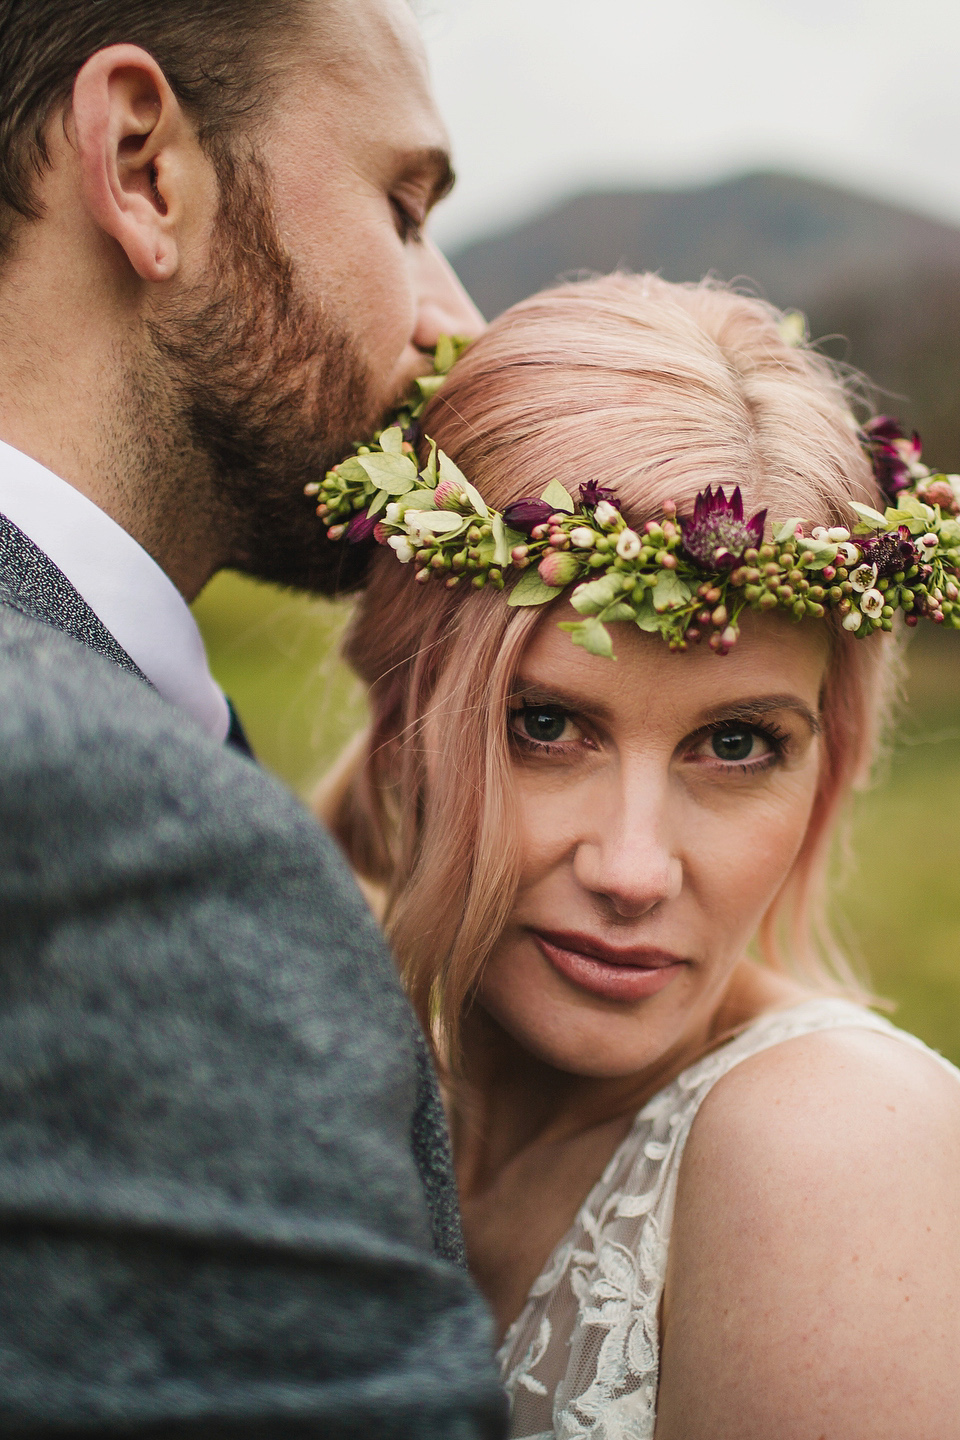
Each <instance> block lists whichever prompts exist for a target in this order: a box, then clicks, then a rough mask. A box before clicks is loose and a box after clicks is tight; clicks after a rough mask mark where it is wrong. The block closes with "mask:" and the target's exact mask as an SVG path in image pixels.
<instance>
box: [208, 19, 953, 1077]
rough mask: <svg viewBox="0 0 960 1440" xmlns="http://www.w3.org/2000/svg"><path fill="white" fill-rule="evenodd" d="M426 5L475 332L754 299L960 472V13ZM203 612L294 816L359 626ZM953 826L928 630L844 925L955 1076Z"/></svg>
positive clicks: (221, 675) (291, 616) (219, 659)
mask: <svg viewBox="0 0 960 1440" xmlns="http://www.w3.org/2000/svg"><path fill="white" fill-rule="evenodd" d="M416 3H417V6H418V9H419V11H420V12H421V14H422V16H423V19H424V25H425V31H426V38H427V47H428V51H429V54H430V59H431V64H432V68H433V73H434V77H435V81H436V87H437V92H438V96H439V100H440V105H441V109H442V111H443V113H444V115H445V116H446V118H447V120H448V122H449V124H450V128H451V131H452V135H453V140H454V148H455V155H456V159H457V166H458V171H459V173H460V177H461V179H460V184H459V185H458V187H457V190H456V191H455V192H454V195H453V197H452V198H451V200H449V201H448V202H445V204H444V205H443V207H441V210H440V212H439V213H438V215H437V219H436V224H435V226H434V233H435V235H436V236H437V238H438V239H439V240H440V242H441V243H442V244H443V245H444V246H445V248H446V250H447V252H448V253H449V254H450V255H451V256H452V257H453V259H454V262H455V264H456V265H457V267H458V269H459V271H460V273H461V275H462V276H463V278H464V280H465V281H466V283H467V285H468V287H469V288H471V289H472V291H473V293H474V295H475V297H476V299H477V301H478V303H479V304H480V306H481V308H482V309H483V310H484V312H485V313H486V314H487V315H488V316H493V315H495V314H497V313H498V312H499V311H500V310H501V309H503V308H504V307H505V306H506V305H508V304H510V303H512V302H513V301H514V300H517V299H520V298H522V297H523V296H525V295H527V294H529V293H531V292H532V291H534V290H536V289H538V288H540V287H541V286H543V285H547V284H550V283H552V282H553V281H554V280H555V279H557V278H558V277H559V276H563V275H570V274H576V273H578V272H580V271H594V270H596V271H606V270H610V269H613V268H615V267H616V266H618V265H625V266H627V267H629V268H631V269H634V270H640V269H652V270H658V271H660V272H661V273H662V274H663V275H665V276H666V277H667V278H668V279H672V280H696V279H698V278H699V277H700V276H701V275H703V274H704V273H706V272H712V273H714V274H716V275H718V276H719V277H721V278H723V279H725V280H736V279H741V280H743V281H744V282H746V283H748V284H750V285H752V286H753V287H754V288H755V289H756V290H757V291H758V292H759V293H760V294H762V295H764V296H765V297H766V298H768V299H769V300H771V301H772V302H774V303H775V304H777V305H780V306H783V307H785V308H787V307H789V308H793V307H797V308H799V309H802V310H804V311H805V312H806V313H807V315H808V317H809V321H810V330H811V333H812V335H813V336H815V337H818V338H820V339H821V342H822V345H823V348H824V350H825V351H826V353H828V354H830V355H831V356H833V357H834V358H836V359H839V360H843V361H845V362H847V363H848V364H851V365H853V366H855V367H858V368H860V369H862V370H864V371H866V372H867V373H868V374H869V375H870V376H871V377H872V379H873V380H874V381H875V382H876V383H877V385H878V386H879V387H880V389H881V393H880V395H879V396H878V408H880V409H883V410H886V411H888V412H891V413H893V414H897V415H900V416H901V417H902V418H903V419H904V421H906V422H907V423H908V424H909V425H911V426H916V428H918V429H919V430H920V432H921V434H922V436H923V439H924V443H925V449H926V453H927V455H928V457H929V458H930V459H931V460H932V461H935V462H936V463H937V464H938V465H940V466H942V467H944V468H946V469H948V470H952V471H960V338H958V337H960V229H958V228H957V226H958V225H960V150H958V148H957V144H956V137H957V134H958V133H960V87H958V86H957V84H956V79H955V72H956V60H957V56H958V55H960V7H958V6H956V5H955V4H953V3H951V0H909V3H908V0H724V3H723V4H719V5H718V4H717V3H716V0H672V3H671V4H670V5H669V6H665V5H658V4H656V3H655V0H593V3H592V5H591V6H590V7H584V6H583V3H582V0H524V3H523V4H522V5H518V4H517V3H516V0H416ZM804 177H814V178H804ZM195 609H196V614H197V616H198V619H199V621H200V624H201V628H202V629H203V631H204V635H205V637H206V640H207V643H208V646H209V649H210V654H211V658H212V662H213V667H214V670H215V673H216V674H217V677H218V679H219V680H220V681H221V683H222V684H223V685H224V687H225V689H227V691H228V692H229V693H230V694H231V695H232V696H233V698H234V700H235V701H236V703H237V705H238V708H239V710H240V713H241V715H242V717H243V719H244V721H245V722H246V724H247V726H248V729H249V731H250V734H251V738H252V740H253V743H254V745H255V747H256V749H257V751H258V754H259V755H260V757H261V758H262V760H263V762H264V763H265V764H266V765H268V766H269V767H271V768H272V769H273V770H275V771H276V773H278V774H279V775H280V776H282V777H283V778H284V779H285V780H286V781H287V782H288V783H289V784H290V785H291V786H293V788H294V789H296V790H298V791H299V792H300V793H301V794H304V795H306V794H307V793H308V792H309V791H310V789H311V787H312V786H313V785H314V783H315V781H316V780H317V778H318V777H319V775H320V774H321V773H322V771H323V770H324V769H325V768H326V766H327V765H328V764H329V763H330V761H331V759H332V758H333V757H334V756H335V755H336V753H337V751H338V750H339V749H340V747H341V746H342V745H343V744H344V743H345V742H346V741H347V740H348V739H349V738H350V736H351V735H352V734H353V733H354V732H355V730H356V729H357V728H358V727H359V726H360V725H361V724H362V723H363V717H364V705H363V696H362V694H361V692H360V690H359V688H358V686H357V685H356V683H355V682H354V681H353V680H352V678H351V677H350V676H349V674H348V673H347V672H346V671H345V670H344V668H343V667H342V666H341V665H340V663H339V662H338V660H337V655H336V649H337V643H338V637H339V635H340V633H341V631H342V627H343V625H344V624H345V623H346V621H347V618H348V611H347V609H346V607H343V606H331V605H328V604H325V603H324V602H319V601H314V600H310V599H306V598H304V597H302V596H296V595H291V594H289V593H284V592H282V591H278V590H274V589H271V588H270V587H266V586H258V585H255V584H253V583H252V582H249V581H246V580H243V579H240V578H239V577H236V576H231V575H223V576H220V577H218V578H217V579H216V580H215V581H213V582H212V584H211V585H210V586H208V587H207V590H206V591H205V592H204V594H203V595H202V596H201V597H200V599H199V601H198V602H197V605H196V607H195ZM958 818H960V643H958V641H957V638H956V637H955V636H943V635H941V634H939V633H938V632H936V631H935V630H934V628H933V627H932V626H928V627H926V628H924V627H920V628H919V630H918V631H917V632H915V635H914V638H913V641H912V644H911V647H910V651H909V664H908V675H907V678H906V680H905V685H904V691H903V696H902V704H901V723H900V726H899V730H898V733H897V737H896V740H895V741H894V742H893V744H892V745H891V748H890V751H889V754H888V757H887V761H886V763H885V765H884V766H883V767H882V769H881V771H880V773H879V775H878V777H877V781H876V783H875V784H874V786H873V787H872V788H871V789H870V790H869V791H868V792H867V793H866V794H864V795H863V796H861V797H860V798H859V800H858V802H857V804H856V806H855V810H854V814H853V817H852V844H851V847H850V852H849V855H848V856H847V858H846V859H844V857H843V856H842V855H841V854H840V853H838V860H837V867H836V874H837V885H836V900H835V910H836V915H837V919H838V922H839V924H840V926H841V928H842V929H843V930H844V931H845V932H846V934H847V935H848V936H849V939H850V945H851V948H852V950H853V952H854V954H855V955H858V956H859V957H860V958H861V959H862V961H863V962H864V963H865V965H866V967H867V968H868V969H869V971H870V973H871V975H872V977H873V980H874V983H875V985H876V988H877V990H878V991H879V992H880V993H882V994H885V995H888V996H889V997H891V999H892V1000H893V1001H894V1002H895V1004H896V1007H897V1009H896V1011H895V1016H896V1018H897V1020H898V1021H899V1022H900V1023H901V1024H903V1025H904V1026H906V1028H908V1029H912V1030H914V1031H916V1033H918V1034H919V1035H921V1036H922V1037H923V1038H924V1039H926V1040H927V1041H929V1042H930V1043H931V1044H933V1045H935V1046H937V1047H938V1048H939V1049H941V1050H943V1051H944V1053H946V1054H948V1055H949V1056H950V1057H951V1058H952V1059H953V1060H955V1061H957V1062H958V1063H960V824H958Z"/></svg>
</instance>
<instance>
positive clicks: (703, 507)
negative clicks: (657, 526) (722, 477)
mask: <svg viewBox="0 0 960 1440" xmlns="http://www.w3.org/2000/svg"><path fill="white" fill-rule="evenodd" d="M766 518H767V512H766V510H760V511H758V512H757V514H756V515H754V517H753V519H752V520H746V521H745V520H744V518H743V496H742V495H741V494H740V486H739V485H738V486H737V488H736V489H735V490H734V492H733V494H732V495H731V496H730V499H729V500H728V499H727V497H726V496H725V495H724V493H723V489H722V487H721V486H719V485H718V486H717V491H716V494H714V492H713V490H712V489H711V487H710V486H709V485H708V486H707V488H706V490H703V491H701V492H700V494H699V495H698V496H697V498H696V501H695V503H694V507H693V516H692V518H688V519H685V520H684V519H681V521H680V529H681V533H682V535H683V548H684V550H686V552H687V554H688V555H689V557H690V559H691V560H694V561H696V563H697V564H698V565H700V566H702V567H703V568H704V569H705V570H732V569H733V567H734V566H735V565H737V564H739V562H740V560H741V559H742V557H743V552H744V551H745V550H751V549H758V548H759V547H760V546H761V545H762V544H763V522H764V521H765V520H766Z"/></svg>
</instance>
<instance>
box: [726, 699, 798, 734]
mask: <svg viewBox="0 0 960 1440" xmlns="http://www.w3.org/2000/svg"><path fill="white" fill-rule="evenodd" d="M771 710H792V711H793V712H794V714H796V715H799V716H800V718H801V720H804V721H806V723H807V725H809V727H810V730H811V732H812V733H813V734H814V735H819V734H820V731H821V729H822V728H823V727H822V726H821V724H820V717H819V715H818V714H817V713H816V711H815V710H811V708H810V706H809V705H808V704H807V702H806V701H805V700H801V699H800V696H799V695H790V694H786V695H756V696H751V697H750V699H749V700H733V701H730V703H729V704H726V705H715V706H713V707H712V708H711V709H709V710H706V711H704V716H703V718H704V721H705V722H706V723H707V724H709V723H710V721H712V720H740V721H744V722H746V721H748V720H756V719H757V718H758V717H759V716H761V715H768V714H769V713H770V711H771Z"/></svg>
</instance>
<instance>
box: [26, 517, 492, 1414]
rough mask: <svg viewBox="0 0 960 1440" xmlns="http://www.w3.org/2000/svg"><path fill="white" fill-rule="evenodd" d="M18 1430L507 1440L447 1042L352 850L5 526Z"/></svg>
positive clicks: (32, 547) (29, 543) (33, 549)
mask: <svg viewBox="0 0 960 1440" xmlns="http://www.w3.org/2000/svg"><path fill="white" fill-rule="evenodd" d="M0 697H2V698H0V957H2V968H0V977H2V978H0V1434H3V1435H20V1434H23V1435H28V1434H29V1435H35V1434H36V1435H40V1434H42V1435H44V1436H50V1437H53V1436H57V1437H59V1436H67V1435H70V1436H74V1435H80V1434H83V1435H85V1436H86V1435H90V1436H93V1435H107V1434H110V1435H111V1436H120V1435H124V1436H126V1435H130V1436H141V1435H142V1436H147V1435H149V1436H151V1437H153V1436H156V1437H160V1436H167V1435H170V1436H173V1435H177V1436H179V1435H181V1434H183V1435H187V1434H189V1435H190V1436H191V1437H194V1436H196V1437H207V1436H209V1437H213V1436H216V1437H218V1440H228V1437H233V1436H237V1437H240V1436H243V1437H244V1440H253V1437H263V1440H267V1437H270V1440H274V1437H276V1440H283V1437H287V1436H297V1437H301V1436H324V1437H328V1436H329V1437H351V1440H352V1437H361V1436H371V1437H373V1436H376V1437H378V1440H385V1437H391V1440H392V1437H398V1440H399V1437H401V1436H403V1437H419V1436H422V1437H424V1440H433V1437H437V1440H440V1437H450V1440H454V1437H456V1440H467V1437H473V1436H478V1437H479V1436H484V1437H487V1436H489V1437H495V1436H500V1435H501V1434H502V1433H503V1399H502V1395H501V1392H500V1389H499V1386H498V1384H497V1380H496V1375H495V1371H494V1369H493V1365H492V1361H491V1354H490V1339H491V1336H490V1327H489V1319H488V1316H487V1312H486V1310H485V1307H484V1306H483V1304H482V1302H481V1301H480V1300H479V1297H478V1296H477V1294H476V1292H475V1291H474V1289H473V1287H472V1285H471V1283H470V1281H469V1279H468V1277H467V1275H466V1273H465V1272H464V1270H463V1268H462V1242H461V1240H460V1233H459V1224H458V1219H457V1210H456V1201H455V1194H454V1189H453V1183H452V1178H451V1171H450V1161H449V1154H448V1149H447V1140H446V1130H445V1126H444V1122H443V1116H442V1112H441V1110H440V1106H439V1100H438V1097H437V1093H436V1087H435V1082H434V1080H433V1076H432V1071H431V1068H430V1065H429V1062H428V1060H427V1056H426V1050H425V1047H424V1044H423V1039H422V1036H421V1035H420V1033H419V1031H418V1029H417V1027H416V1025H415V1023H414V1021H413V1018H412V1015H411V1013H410V1011H409V1007H408V1006H407V1004H406V1001H405V999H404V997H403V995H402V993H401V991H400V988H399V985H398V983H397V980H396V977H395V974H394V971H393V967H392V964H391V961H390V958H389V956H388V955H387V953H386V951H385V948H384V946H383V943H382V941H381V939H380V936H379V933H378V931H377V928H376V926H375V925H374V923H373V921H372V919H371V917H370V915H369V913H368V911H367V910H366V907H365V906H364V904H363V902H362V900H361V898H360V897H359V895H358V893H357V891H356V888H355V886H354V885H353V883H352V880H351V878H350V876H349V874H348V873H347V871H346V869H345V867H344V865H343V863H342V861H341V859H340V857H339V854H338V852H337V851H336V847H335V846H334V844H333V842H332V841H331V840H330V839H329V838H328V837H327V836H326V835H325V833H324V832H323V831H322V830H321V829H320V828H319V827H318V826H317V825H316V824H315V823H314V821H313V820H312V819H311V817H310V816H309V815H308V814H307V813H306V812H305V811H304V810H303V809H302V808H301V807H300V806H299V805H298V804H297V802H296V801H295V800H294V799H293V797H291V796H290V795H289V794H287V792H286V791H285V790H284V789H283V788H282V787H281V786H280V785H279V784H277V783H276V782H275V781H273V780H272V779H270V778H269V777H268V776H267V775H266V774H264V773H263V772H262V771H261V770H260V769H259V767H257V766H256V765H255V764H253V763H251V762H250V760H248V759H246V758H244V757H243V756H241V755H239V754H237V753H236V752H235V751H232V750H230V749H228V748H227V747H222V746H218V745H217V744H216V743H215V742H214V741H212V740H211V739H210V737H209V736H207V735H205V734H204V733H203V732H201V730H200V729H199V728H198V727H197V726H195V725H194V724H193V722H192V721H190V720H189V719H188V718H187V717H185V716H182V715H181V714H180V713H179V712H177V711H175V710H174V709H173V708H172V707H171V706H169V705H168V704H166V703H165V702H164V701H163V700H162V699H161V698H160V697H159V696H158V695H157V693H156V692H155V691H154V690H153V688H152V687H151V686H150V685H149V683H148V682H147V681H146V680H145V678H144V676H143V675H142V674H141V673H140V672H139V670H138V669H137V667H136V665H135V664H134V663H133V661H132V660H131V659H130V657H129V656H128V655H127V654H126V653H125V652H124V651H123V650H122V649H121V647H120V646H119V645H118V644H117V642H116V641H115V640H114V638H113V636H112V635H110V634H109V632H108V631H107V630H106V629H105V628H104V626H103V625H102V624H101V623H100V621H99V620H98V618H97V617H96V615H94V614H93V612H92V611H91V610H90V609H89V607H88V606H87V605H86V604H85V602H84V601H83V599H82V598H81V597H80V596H79V595H78V594H77V592H76V591H75V590H74V589H73V588H72V586H71V585H70V584H69V582H68V581H67V580H66V579H65V577H64V576H63V575H62V573H61V572H60V571H59V570H58V569H57V567H56V566H55V565H53V564H52V562H51V561H50V560H49V559H48V558H47V557H46V556H45V555H43V554H42V552H41V551H39V550H38V549H37V548H36V547H35V546H34V545H33V544H32V542H31V541H29V540H28V539H27V538H26V537H25V536H24V535H23V534H22V533H21V532H20V531H19V530H18V529H17V528H16V526H14V525H13V524H11V523H10V522H9V521H8V520H6V519H5V518H4V517H2V516H0Z"/></svg>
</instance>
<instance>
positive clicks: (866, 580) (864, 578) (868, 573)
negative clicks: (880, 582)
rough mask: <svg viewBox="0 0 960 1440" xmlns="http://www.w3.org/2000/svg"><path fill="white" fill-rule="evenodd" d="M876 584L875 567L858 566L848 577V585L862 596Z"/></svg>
mask: <svg viewBox="0 0 960 1440" xmlns="http://www.w3.org/2000/svg"><path fill="white" fill-rule="evenodd" d="M876 583H877V567H876V565H858V566H857V568H856V570H854V571H853V572H852V574H851V576H850V584H851V585H852V586H853V588H854V590H858V591H859V592H860V594H861V595H862V594H863V592H864V591H865V590H869V589H870V588H871V587H872V586H873V585H875V584H876Z"/></svg>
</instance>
